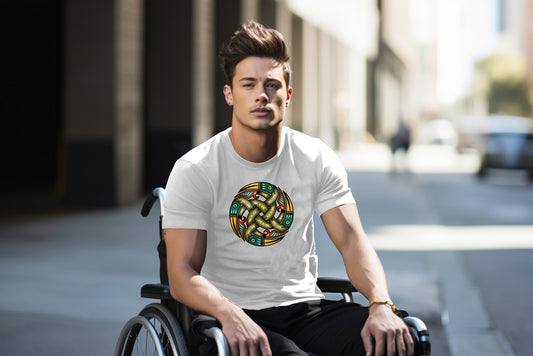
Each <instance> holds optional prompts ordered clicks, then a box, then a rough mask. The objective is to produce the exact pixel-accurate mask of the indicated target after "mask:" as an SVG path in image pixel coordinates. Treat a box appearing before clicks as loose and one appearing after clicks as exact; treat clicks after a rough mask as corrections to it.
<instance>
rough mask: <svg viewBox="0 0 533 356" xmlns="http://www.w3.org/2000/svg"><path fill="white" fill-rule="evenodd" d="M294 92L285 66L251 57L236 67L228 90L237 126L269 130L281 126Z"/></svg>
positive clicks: (228, 100)
mask: <svg viewBox="0 0 533 356" xmlns="http://www.w3.org/2000/svg"><path fill="white" fill-rule="evenodd" d="M291 94H292V89H291V88H287V84H286V83H285V79H284V72H283V66H282V65H280V64H278V63H276V61H274V60H273V59H272V58H262V57H247V58H245V59H243V60H242V61H240V62H239V63H238V64H237V66H236V67H235V76H234V77H233V82H232V87H230V86H229V85H226V86H224V96H225V98H226V102H227V103H228V105H231V106H233V122H232V124H233V125H242V126H244V127H247V128H249V129H253V130H266V129H270V128H273V127H276V126H278V125H280V124H281V122H282V121H283V117H284V116H285V109H286V108H287V106H288V105H289V100H290V97H291Z"/></svg>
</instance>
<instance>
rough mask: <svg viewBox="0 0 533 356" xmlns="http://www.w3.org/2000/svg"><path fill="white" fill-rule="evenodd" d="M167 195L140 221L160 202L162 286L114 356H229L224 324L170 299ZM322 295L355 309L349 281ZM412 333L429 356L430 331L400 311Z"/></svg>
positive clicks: (152, 290) (326, 286) (145, 293)
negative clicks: (203, 353) (204, 347)
mask: <svg viewBox="0 0 533 356" xmlns="http://www.w3.org/2000/svg"><path fill="white" fill-rule="evenodd" d="M164 194H165V190H164V189H163V188H156V189H154V190H153V191H152V192H151V194H150V195H149V196H148V197H147V198H146V200H145V202H144V204H143V207H142V209H141V215H143V216H145V217H146V216H148V214H149V213H150V210H151V209H152V206H153V205H154V203H155V202H156V201H157V200H159V202H160V209H161V210H160V211H161V214H160V216H159V244H158V245H157V250H158V253H159V261H160V283H153V284H145V285H143V286H142V287H141V297H143V298H148V299H156V300H159V303H151V304H148V305H147V306H146V307H144V308H143V309H142V310H141V312H139V314H138V315H136V316H134V317H132V318H131V319H130V320H129V321H128V322H127V323H126V324H125V325H124V327H123V329H122V331H121V333H120V335H119V338H118V341H117V344H116V347H115V353H114V355H116V356H120V355H127V356H130V355H133V354H135V355H148V354H150V355H158V356H161V355H169V356H185V355H189V354H193V355H194V354H196V350H195V349H194V348H195V347H196V346H198V345H199V343H201V342H205V343H207V342H212V343H214V344H215V345H216V348H217V350H218V354H219V355H221V356H225V355H229V354H230V353H229V349H228V347H227V343H226V340H225V337H224V334H223V332H222V330H221V326H220V323H219V322H218V321H217V320H216V319H215V318H212V317H210V316H206V315H201V314H197V313H195V312H194V311H193V310H191V309H190V308H188V307H187V306H185V305H184V304H182V303H179V302H178V301H176V300H175V299H173V298H172V296H171V294H170V287H169V286H168V274H167V262H166V246H165V242H164V240H163V234H162V218H163V201H164ZM317 284H318V287H319V289H320V290H321V291H322V292H323V293H338V294H341V295H342V297H343V299H344V301H345V302H347V303H353V293H356V292H357V290H356V289H355V287H354V286H353V285H352V284H351V282H350V281H349V280H347V279H342V278H324V277H320V278H318V280H317ZM397 314H398V316H400V317H401V318H402V319H403V321H404V322H405V323H406V325H407V326H408V328H409V331H410V333H411V336H412V337H413V341H414V343H415V355H418V356H427V355H431V343H430V341H429V333H428V330H427V327H426V325H425V324H424V322H423V321H422V320H420V319H419V318H416V317H412V316H409V315H408V313H407V312H405V311H403V310H401V309H399V312H398V313H397Z"/></svg>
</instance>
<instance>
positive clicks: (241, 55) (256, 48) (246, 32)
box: [219, 20, 291, 87]
mask: <svg viewBox="0 0 533 356" xmlns="http://www.w3.org/2000/svg"><path fill="white" fill-rule="evenodd" d="M219 56H220V60H221V66H222V70H223V71H224V76H225V78H226V82H227V83H228V84H229V85H230V86H231V85H232V82H233V77H234V76H235V67H236V66H237V64H238V63H239V62H240V61H242V60H243V59H245V58H247V57H267V58H272V59H274V60H275V61H277V62H279V64H281V65H283V72H284V78H285V83H286V84H287V87H288V86H289V80H290V75H291V69H290V66H289V59H290V57H289V54H288V50H287V43H286V42H285V39H284V38H283V35H282V34H281V33H280V32H278V31H276V30H274V29H272V28H268V27H265V26H263V25H262V24H260V23H258V22H256V21H255V20H250V21H249V22H248V23H247V24H243V25H241V26H240V27H239V28H238V29H237V30H236V31H235V32H234V33H233V36H231V38H230V40H229V42H227V43H226V44H224V45H223V46H222V48H221V50H220V53H219Z"/></svg>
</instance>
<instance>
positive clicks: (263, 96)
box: [255, 87, 268, 103]
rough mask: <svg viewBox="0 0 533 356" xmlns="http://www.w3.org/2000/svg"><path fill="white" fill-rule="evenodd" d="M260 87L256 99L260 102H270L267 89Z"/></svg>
mask: <svg viewBox="0 0 533 356" xmlns="http://www.w3.org/2000/svg"><path fill="white" fill-rule="evenodd" d="M259 88H260V89H259V92H258V93H257V96H256V99H255V101H257V102H260V103H264V102H268V95H267V93H266V90H265V89H264V88H262V87H259Z"/></svg>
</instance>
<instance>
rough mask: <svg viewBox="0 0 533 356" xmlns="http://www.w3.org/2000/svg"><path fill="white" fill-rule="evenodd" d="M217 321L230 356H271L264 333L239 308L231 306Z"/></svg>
mask: <svg viewBox="0 0 533 356" xmlns="http://www.w3.org/2000/svg"><path fill="white" fill-rule="evenodd" d="M219 321H220V323H221V324H222V331H223V332H224V336H225V337H226V340H227V342H228V344H229V348H230V351H231V355H232V356H244V355H250V356H272V351H271V350H270V344H269V343H268V338H267V336H266V334H265V332H264V331H263V329H261V327H259V325H257V324H256V323H255V322H254V321H253V320H252V319H251V318H250V317H249V316H248V315H247V314H246V313H245V312H244V311H243V310H242V309H241V308H239V307H237V306H236V305H233V306H232V308H231V311H230V312H229V313H225V316H224V317H219Z"/></svg>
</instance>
